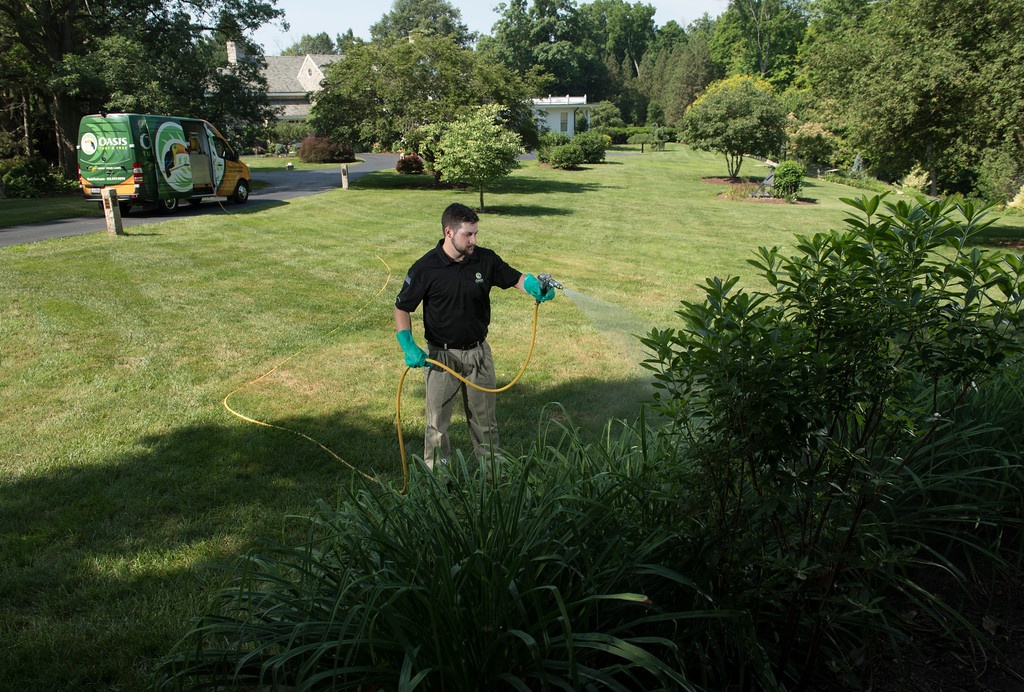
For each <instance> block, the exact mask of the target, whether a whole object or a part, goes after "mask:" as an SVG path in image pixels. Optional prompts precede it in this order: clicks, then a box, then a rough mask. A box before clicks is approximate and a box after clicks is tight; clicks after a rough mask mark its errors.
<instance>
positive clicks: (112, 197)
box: [103, 187, 124, 235]
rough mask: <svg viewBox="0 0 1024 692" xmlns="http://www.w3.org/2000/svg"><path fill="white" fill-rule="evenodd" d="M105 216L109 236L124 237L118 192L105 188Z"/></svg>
mask: <svg viewBox="0 0 1024 692" xmlns="http://www.w3.org/2000/svg"><path fill="white" fill-rule="evenodd" d="M103 216H104V217H105V218H106V219H107V235H124V226H123V225H122V223H121V207H119V206H118V205H117V190H115V189H114V188H112V187H105V188H103Z"/></svg>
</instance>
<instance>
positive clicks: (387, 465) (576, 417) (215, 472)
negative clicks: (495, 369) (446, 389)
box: [0, 377, 648, 689]
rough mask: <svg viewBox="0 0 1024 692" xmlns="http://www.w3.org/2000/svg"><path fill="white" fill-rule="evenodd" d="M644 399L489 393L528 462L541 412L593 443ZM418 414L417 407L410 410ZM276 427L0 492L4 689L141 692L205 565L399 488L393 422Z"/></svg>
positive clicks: (53, 475)
mask: <svg viewBox="0 0 1024 692" xmlns="http://www.w3.org/2000/svg"><path fill="white" fill-rule="evenodd" d="M647 387H648V381H647V380H646V379H644V378H642V377H637V378H635V379H624V380H621V381H606V380H595V379H587V378H583V379H579V380H573V381H569V382H565V383H561V384H559V385H557V386H554V387H545V386H543V385H535V384H532V383H529V382H525V381H524V382H522V383H520V384H519V385H517V386H516V387H514V388H512V389H511V390H509V392H507V393H505V394H502V395H499V399H498V407H499V408H498V416H499V421H500V425H501V434H502V446H503V447H504V448H506V449H508V450H510V451H511V452H512V453H515V454H520V453H524V452H525V451H527V450H529V449H530V448H531V445H534V444H535V443H536V441H537V435H538V430H539V429H540V428H541V426H542V425H544V424H546V422H547V421H546V420H542V418H543V417H544V416H545V415H557V416H562V415H565V414H561V413H556V414H551V413H550V412H551V411H553V410H557V409H553V408H550V407H548V404H550V403H552V402H558V403H559V404H561V406H562V408H563V409H564V411H565V412H566V414H567V415H568V416H570V417H571V418H572V420H573V423H574V424H575V425H576V426H578V427H579V428H580V430H581V431H585V432H587V433H588V434H593V435H594V436H595V439H596V436H597V435H598V434H599V433H600V430H601V429H602V428H603V426H604V424H605V422H606V421H607V420H609V419H612V418H625V419H631V418H635V417H636V416H637V414H638V413H639V405H638V403H637V402H639V401H640V400H642V397H643V395H644V393H645V392H647V391H648V390H647ZM421 406H422V399H418V400H415V403H414V400H413V399H411V398H410V400H409V402H408V403H407V408H409V409H410V410H412V409H413V408H419V407H421ZM456 408H457V410H458V409H459V408H461V407H456ZM420 410H421V409H420ZM524 412H532V414H530V415H527V414H525V413H524ZM545 412H547V414H545ZM272 422H273V424H274V425H277V426H280V427H281V428H285V429H286V430H281V429H271V428H266V427H260V426H256V425H253V424H250V423H246V422H243V421H239V420H236V419H233V418H231V417H230V416H229V415H228V414H227V413H225V415H224V420H223V422H222V423H221V422H218V423H214V424H202V425H185V426H182V427H179V428H176V429H172V430H168V431H167V432H162V433H155V434H151V435H147V436H145V437H142V438H140V439H137V440H134V441H133V442H134V443H133V444H131V445H130V448H131V449H132V450H133V451H131V452H128V453H123V454H120V455H117V456H112V457H111V458H110V459H108V460H105V461H103V462H100V463H89V464H80V465H68V464H65V465H61V466H60V467H59V468H56V467H50V468H49V469H48V470H42V471H38V472H33V473H30V474H26V475H23V476H19V477H12V478H8V479H6V481H5V482H4V483H2V484H0V527H3V529H2V532H0V558H2V560H0V562H2V564H3V565H4V569H3V570H2V571H0V594H2V597H0V603H2V604H3V608H2V611H3V612H4V615H3V616H2V617H0V631H6V632H7V633H8V635H10V634H11V633H12V632H16V635H15V636H13V637H11V638H10V641H8V643H7V646H5V647H4V652H3V653H0V667H2V668H3V669H4V670H6V671H7V675H5V677H6V678H7V679H8V681H9V683H11V684H12V685H13V686H14V687H18V688H22V689H29V688H32V689H57V688H64V687H69V686H70V687H78V686H91V685H94V684H100V683H102V684H103V686H107V685H110V686H112V687H119V688H123V689H137V688H139V687H142V686H145V681H146V679H147V678H146V675H147V673H146V672H145V671H146V669H147V668H150V667H151V666H152V664H153V662H154V661H155V660H156V659H159V658H161V657H162V656H164V655H166V654H167V653H168V652H169V648H170V647H171V646H172V644H173V642H175V641H177V640H178V639H179V638H180V637H181V636H182V635H183V634H184V633H185V631H186V630H187V629H188V627H189V623H190V619H191V618H192V617H193V616H194V615H195V614H196V613H197V612H201V611H203V609H204V608H206V606H205V605H204V599H205V598H206V595H204V594H205V592H206V591H207V590H209V589H210V588H211V587H213V588H215V587H217V586H218V583H219V580H220V578H221V577H219V576H218V572H217V571H215V570H210V569H208V568H201V567H200V565H202V564H204V563H214V564H231V563H233V562H234V561H235V560H236V559H237V557H238V556H239V555H241V554H244V553H245V552H247V551H248V550H249V549H250V548H251V547H252V546H253V545H254V544H255V543H256V542H257V541H258V539H260V538H261V537H262V538H267V539H271V540H284V541H286V542H299V541H301V540H303V539H304V538H305V537H306V536H305V530H306V527H305V524H304V523H303V522H301V521H289V520H288V517H294V516H299V517H302V516H308V515H311V514H312V513H314V512H315V510H316V506H317V502H318V501H319V500H321V499H323V500H324V501H326V502H327V503H329V504H333V502H334V499H335V498H336V496H337V493H338V490H339V488H340V487H341V486H343V485H344V484H354V485H356V486H362V485H366V484H369V483H372V482H373V481H370V480H367V479H366V478H365V477H364V476H363V475H362V474H366V475H367V476H371V477H373V478H376V479H377V481H379V482H380V483H381V484H382V485H384V486H385V487H391V488H393V489H398V488H399V487H401V484H402V464H401V459H400V456H399V452H398V441H397V438H396V434H395V426H394V420H393V418H392V417H391V416H388V415H380V416H365V415H360V416H359V417H358V418H356V417H354V416H352V415H351V414H347V413H346V414H343V413H340V412H339V413H334V414H329V415H325V416H319V417H293V418H289V419H285V420H278V421H272ZM465 428H466V426H465V424H464V422H462V421H460V420H459V419H458V418H456V419H455V420H453V423H452V432H453V435H452V437H453V440H452V442H453V445H455V446H456V447H457V448H458V449H461V450H462V451H463V452H465V453H467V454H468V453H470V452H471V450H472V446H471V445H470V444H469V443H468V435H467V434H466V433H465V432H464V431H465ZM295 432H301V433H303V434H305V435H308V436H309V437H311V438H314V439H315V440H317V441H319V442H320V443H321V444H323V445H324V446H325V447H327V448H329V449H331V450H334V452H335V453H336V454H337V455H338V456H340V457H341V458H342V459H344V460H345V461H347V462H348V463H350V464H351V465H352V466H354V467H355V468H356V469H358V470H353V469H352V468H348V467H346V466H345V465H344V464H343V463H341V462H339V461H338V460H336V459H334V458H333V457H332V456H331V455H330V454H328V453H327V452H325V451H324V450H323V449H322V448H320V447H318V446H317V445H316V444H314V443H313V442H311V441H309V440H308V439H303V438H302V437H300V436H298V435H296V434H295ZM405 440H406V444H407V446H408V450H407V453H408V455H409V464H410V466H411V467H413V468H412V469H411V479H412V480H411V482H416V474H417V473H418V472H419V469H418V468H417V465H416V462H415V461H414V459H413V457H414V456H415V455H418V454H420V453H421V450H422V428H421V427H420V428H419V429H417V430H407V431H405ZM114 611H116V612H117V613H118V616H113V615H111V613H112V612H114ZM83 632H89V635H88V636H83ZM71 662H74V664H73V665H69V663H71ZM140 662H141V663H140ZM19 683H20V684H19Z"/></svg>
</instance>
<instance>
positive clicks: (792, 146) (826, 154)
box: [789, 122, 838, 167]
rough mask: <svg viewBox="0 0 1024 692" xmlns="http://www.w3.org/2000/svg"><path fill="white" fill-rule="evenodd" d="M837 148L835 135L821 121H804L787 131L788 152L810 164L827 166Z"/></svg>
mask: <svg viewBox="0 0 1024 692" xmlns="http://www.w3.org/2000/svg"><path fill="white" fill-rule="evenodd" d="M837 149H838V140H837V138H836V136H835V135H834V134H832V132H830V131H829V130H828V129H826V128H825V126H824V125H823V124H821V123H816V122H805V123H801V124H800V125H798V126H796V127H795V128H792V129H790V131H789V153H790V154H791V155H793V156H794V157H796V158H797V159H798V160H800V161H803V162H805V163H807V164H810V165H812V166H819V167H825V166H828V164H829V163H830V162H831V161H832V159H833V157H834V156H835V154H836V150H837Z"/></svg>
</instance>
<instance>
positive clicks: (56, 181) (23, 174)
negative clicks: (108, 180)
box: [0, 156, 78, 199]
mask: <svg viewBox="0 0 1024 692" xmlns="http://www.w3.org/2000/svg"><path fill="white" fill-rule="evenodd" d="M0 183H2V186H0V189H2V190H3V193H4V196H6V197H11V198H23V199H29V198H33V197H42V196H44V195H48V194H51V193H56V192H73V191H74V190H76V189H78V182H77V180H69V179H67V178H65V177H64V176H63V175H62V174H61V173H59V172H57V171H55V170H51V169H50V166H49V164H47V162H46V160H45V159H43V158H40V157H38V156H32V157H25V156H19V157H15V158H12V159H4V160H0Z"/></svg>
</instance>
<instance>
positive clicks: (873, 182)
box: [822, 173, 892, 194]
mask: <svg viewBox="0 0 1024 692" xmlns="http://www.w3.org/2000/svg"><path fill="white" fill-rule="evenodd" d="M822 178H824V179H825V180H827V181H829V182H830V183H839V184H840V185H849V186H850V187H855V188H858V189H860V190H868V191H869V192H878V193H880V194H884V193H886V192H892V187H891V186H889V185H886V184H885V183H883V182H882V181H881V180H878V179H877V178H872V177H871V176H868V175H864V174H863V173H862V174H861V175H859V176H856V177H853V178H851V177H850V176H846V175H843V174H842V173H826V174H825V175H823V176H822Z"/></svg>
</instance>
